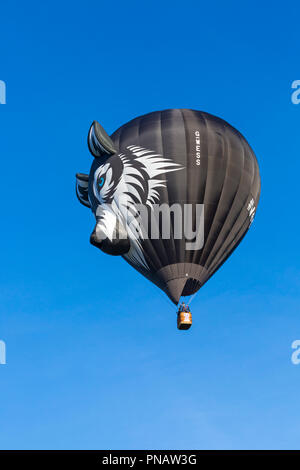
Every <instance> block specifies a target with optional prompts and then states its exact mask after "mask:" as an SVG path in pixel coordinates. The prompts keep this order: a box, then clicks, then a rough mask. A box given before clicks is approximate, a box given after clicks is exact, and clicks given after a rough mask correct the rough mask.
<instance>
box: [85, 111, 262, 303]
mask: <svg viewBox="0 0 300 470" xmlns="http://www.w3.org/2000/svg"><path fill="white" fill-rule="evenodd" d="M88 146H89V149H90V152H91V154H92V155H93V157H94V158H93V163H92V166H91V169H90V173H89V175H87V174H82V173H78V174H77V175H76V193H77V196H78V199H79V201H80V202H81V203H82V204H84V205H85V206H87V207H90V208H91V209H92V211H93V213H94V215H95V218H96V225H95V228H94V230H93V233H92V235H91V238H90V241H91V243H92V244H93V245H95V246H97V247H98V248H100V249H101V250H102V251H104V252H105V253H108V254H111V255H121V256H122V257H123V258H124V259H125V260H126V261H127V262H128V263H129V264H130V265H131V266H133V267H134V268H135V269H136V270H137V271H139V272H140V273H141V274H143V275H144V276H145V277H146V278H148V279H149V280H150V281H151V282H152V283H154V284H155V285H156V286H158V287H159V288H160V289H161V290H162V291H164V292H165V293H166V294H167V296H168V297H169V298H170V299H171V301H172V302H173V303H174V304H178V302H179V300H180V298H181V296H190V295H192V294H195V293H196V292H197V291H198V290H199V289H200V288H201V287H202V286H203V285H204V284H205V283H206V282H207V280H208V279H209V278H210V277H211V276H212V275H213V274H214V273H215V272H216V271H217V270H218V269H219V268H220V266H221V265H222V264H223V263H224V262H225V261H226V260H227V258H228V257H229V256H230V254H231V253H232V252H233V250H234V249H235V248H236V247H237V246H238V244H239V243H240V242H241V240H242V239H243V237H244V235H245V234H246V232H247V231H248V229H249V227H250V225H251V223H252V221H253V218H254V215H255V211H256V208H257V204H258V201H259V196H260V175H259V168H258V163H257V160H256V157H255V155H254V152H253V150H252V149H251V147H250V146H249V144H248V143H247V141H246V140H245V138H244V137H243V136H242V135H241V134H240V132H238V131H237V130H236V129H235V128H234V127H232V126H231V125H230V124H228V123H227V122H226V121H224V120H223V119H220V118H218V117H215V116H213V115H211V114H208V113H205V112H202V111H196V110H191V109H169V110H165V111H157V112H152V113H149V114H146V115H143V116H140V117H137V118H135V119H133V120H132V121H130V122H128V123H126V124H124V125H123V126H121V127H120V128H119V129H117V130H116V131H115V132H114V133H113V134H112V135H111V136H110V137H109V136H108V134H107V133H106V132H105V130H104V129H103V128H102V126H101V125H100V124H99V123H98V122H96V121H94V122H93V124H92V126H91V128H90V131H89V134H88ZM141 213H143V215H142V216H141ZM141 221H142V223H141ZM145 227H146V228H145Z"/></svg>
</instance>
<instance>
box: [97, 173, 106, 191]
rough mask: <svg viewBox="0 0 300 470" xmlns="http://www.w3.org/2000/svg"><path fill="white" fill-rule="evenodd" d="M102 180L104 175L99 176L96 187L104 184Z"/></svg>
mask: <svg viewBox="0 0 300 470" xmlns="http://www.w3.org/2000/svg"><path fill="white" fill-rule="evenodd" d="M104 181H105V179H104V176H101V178H99V180H98V187H99V188H102V186H103V185H104Z"/></svg>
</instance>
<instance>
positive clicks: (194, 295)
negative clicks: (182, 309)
mask: <svg viewBox="0 0 300 470" xmlns="http://www.w3.org/2000/svg"><path fill="white" fill-rule="evenodd" d="M197 294H198V292H195V294H193V295H192V297H191V298H190V300H189V301H188V303H187V306H188V307H189V306H190V304H191V303H192V301H193V300H194V298H195V297H196V295H197Z"/></svg>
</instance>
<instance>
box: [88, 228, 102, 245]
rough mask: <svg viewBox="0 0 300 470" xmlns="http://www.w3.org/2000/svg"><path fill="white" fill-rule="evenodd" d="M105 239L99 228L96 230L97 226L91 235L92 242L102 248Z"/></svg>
mask: <svg viewBox="0 0 300 470" xmlns="http://www.w3.org/2000/svg"><path fill="white" fill-rule="evenodd" d="M97 232H98V233H97ZM103 239H104V237H102V236H100V234H99V230H96V227H95V228H94V230H93V231H92V233H91V236H90V243H91V244H92V245H94V246H96V247H97V248H101V246H102V244H103Z"/></svg>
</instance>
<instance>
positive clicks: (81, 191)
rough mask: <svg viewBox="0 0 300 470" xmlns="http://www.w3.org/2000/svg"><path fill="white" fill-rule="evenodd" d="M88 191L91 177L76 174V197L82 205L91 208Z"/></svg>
mask: <svg viewBox="0 0 300 470" xmlns="http://www.w3.org/2000/svg"><path fill="white" fill-rule="evenodd" d="M88 189H89V175H85V174H84V173H76V196H77V197H78V199H79V202H81V204H83V205H84V206H86V207H91V205H90V201H89V198H88Z"/></svg>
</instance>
